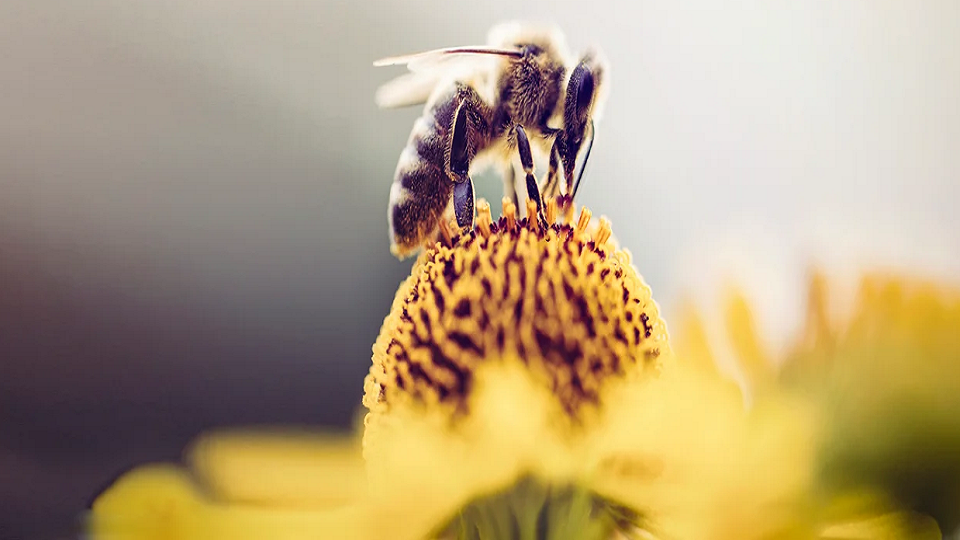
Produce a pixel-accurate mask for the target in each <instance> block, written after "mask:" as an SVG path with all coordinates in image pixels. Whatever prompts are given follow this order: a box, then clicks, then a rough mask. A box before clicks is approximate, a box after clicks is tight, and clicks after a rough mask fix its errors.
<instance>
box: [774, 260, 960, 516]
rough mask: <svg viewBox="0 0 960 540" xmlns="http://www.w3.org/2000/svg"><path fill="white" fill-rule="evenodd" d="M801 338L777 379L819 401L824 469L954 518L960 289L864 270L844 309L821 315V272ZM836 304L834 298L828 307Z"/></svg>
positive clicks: (959, 473)
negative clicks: (838, 315) (836, 316)
mask: <svg viewBox="0 0 960 540" xmlns="http://www.w3.org/2000/svg"><path fill="white" fill-rule="evenodd" d="M816 282H817V286H816V287H814V288H812V294H811V299H810V312H811V314H810V316H809V317H808V327H809V328H808V331H807V333H806V334H807V336H808V340H807V341H806V342H805V343H804V344H803V345H802V346H801V347H798V349H797V350H796V351H795V352H794V353H793V354H792V358H791V360H790V362H788V364H787V372H786V373H785V374H784V376H783V378H784V379H785V382H786V383H787V384H790V385H792V386H794V387H796V388H798V389H799V390H801V391H804V392H808V393H810V394H812V395H814V396H816V398H817V399H818V400H820V401H822V402H823V407H824V409H825V412H824V416H825V418H826V419H827V422H826V424H825V425H826V427H827V430H828V438H827V440H826V441H825V444H824V448H823V451H822V453H823V455H822V472H821V474H822V476H823V478H824V482H826V483H828V484H829V485H831V486H841V487H843V486H868V487H871V488H875V489H881V490H883V491H884V492H886V493H889V494H890V496H892V497H893V498H894V499H895V500H897V502H898V503H900V504H903V505H905V506H907V507H909V508H913V509H915V510H918V511H921V512H924V513H929V514H930V515H933V516H934V517H936V518H937V519H938V520H939V521H940V522H941V525H942V526H943V528H944V530H947V531H950V530H955V529H956V528H957V527H958V526H960V414H958V411H960V290H957V289H955V288H952V287H950V286H947V285H944V284H938V283H932V282H928V281H924V280H919V279H907V278H903V277H898V276H887V275H871V276H866V277H864V278H863V280H862V282H861V284H860V292H859V295H858V297H857V300H856V303H855V305H854V306H853V309H852V310H847V311H850V312H851V313H850V315H849V316H847V317H845V318H844V319H841V320H839V321H832V320H830V319H829V315H828V314H829V313H831V312H835V311H839V310H837V309H831V306H830V298H829V295H828V293H827V289H826V281H825V280H824V279H823V278H818V279H817V280H816ZM833 307H834V308H835V307H836V306H833Z"/></svg>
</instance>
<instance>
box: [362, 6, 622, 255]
mask: <svg viewBox="0 0 960 540" xmlns="http://www.w3.org/2000/svg"><path fill="white" fill-rule="evenodd" d="M488 43H489V44H490V45H489V46H488V47H468V48H455V49H441V50H438V51H431V52H429V53H423V54H421V55H412V56H407V57H399V58H395V59H386V60H384V61H381V63H379V64H378V65H389V64H397V63H405V64H407V65H408V67H409V68H410V70H411V73H410V74H408V75H405V76H401V77H399V78H398V79H396V80H394V81H392V82H391V83H388V84H387V85H384V87H382V88H381V90H380V91H379V92H378V96H377V99H378V102H379V103H380V105H381V106H384V107H398V106H405V105H413V104H417V103H425V106H424V109H423V113H422V115H421V116H420V117H419V118H418V119H417V120H416V122H415V123H414V126H413V129H412V131H411V133H410V136H409V138H408V140H407V144H406V146H405V147H404V149H403V151H402V152H401V154H400V159H399V161H398V163H397V167H396V170H395V172H394V178H393V184H392V186H391V189H390V204H389V208H388V219H389V224H390V237H391V250H392V251H393V252H394V254H396V255H397V256H399V257H405V256H407V255H409V254H411V253H412V252H414V251H416V250H417V249H418V248H419V247H420V246H421V245H422V244H423V242H424V241H425V240H427V239H429V238H430V237H431V235H432V234H433V233H434V231H435V230H436V228H437V226H438V224H439V222H440V221H441V220H447V219H449V218H450V214H454V215H455V216H456V218H457V222H458V224H459V225H460V226H468V225H470V224H472V220H473V204H474V192H473V181H472V179H471V178H470V175H471V173H472V172H476V171H477V170H479V169H481V168H485V167H489V166H496V167H498V168H499V169H500V170H501V172H502V174H503V176H504V186H505V189H506V195H507V196H508V197H512V198H513V199H514V201H517V190H516V187H517V184H518V178H522V175H521V174H520V171H522V172H523V173H525V175H526V185H525V188H526V192H527V196H528V197H530V198H531V199H533V200H535V201H536V202H537V206H538V208H541V206H542V200H541V190H542V189H541V187H540V186H539V185H538V184H537V181H536V179H535V177H534V175H533V155H534V154H536V155H537V156H538V158H543V157H548V158H549V161H550V172H549V174H548V177H547V181H546V184H544V186H543V189H546V190H547V192H548V194H549V193H550V192H554V191H557V190H559V181H558V178H557V174H558V170H559V166H560V165H562V166H563V168H564V177H565V180H566V189H567V191H568V192H569V191H572V189H571V188H572V179H573V168H574V166H575V160H576V157H577V152H579V150H580V146H581V143H582V142H583V134H584V132H585V130H586V126H587V124H588V123H590V126H591V130H590V137H591V144H592V137H593V133H592V119H593V116H594V112H595V111H594V104H595V102H596V100H597V98H596V94H597V92H595V83H599V81H600V78H601V75H602V73H603V64H602V63H601V62H600V61H598V60H597V59H596V57H595V56H593V55H587V56H584V57H583V58H582V59H581V60H580V62H579V63H574V62H571V60H570V58H569V56H568V54H567V52H566V49H565V44H564V40H563V36H562V34H560V32H559V31H558V30H556V29H554V28H552V27H535V26H529V25H524V24H519V23H507V24H501V25H498V26H496V27H494V28H493V29H492V30H491V33H490V36H489V40H488ZM450 56H456V57H459V58H460V59H463V58H464V57H465V58H466V59H467V61H468V62H467V63H463V64H460V65H456V64H454V65H452V66H451V65H450V63H449V62H448V63H446V64H443V65H442V67H441V68H439V69H434V70H432V71H431V70H424V69H423V68H422V66H421V65H420V63H421V62H423V61H424V59H428V60H429V59H433V60H435V59H437V58H443V59H449V57H450ZM457 68H459V69H457ZM584 81H587V82H589V85H585V84H584ZM584 88H585V89H586V90H584ZM578 96H579V97H578ZM551 125H559V127H551ZM587 155H589V150H588V153H587ZM584 161H585V160H584ZM581 172H582V169H581ZM521 185H523V184H522V183H521ZM517 202H518V201H517Z"/></svg>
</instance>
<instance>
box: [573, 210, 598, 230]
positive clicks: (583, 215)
mask: <svg viewBox="0 0 960 540" xmlns="http://www.w3.org/2000/svg"><path fill="white" fill-rule="evenodd" d="M572 206H573V205H572V204H571V207H572ZM592 217H593V212H591V211H590V209H589V208H587V207H586V206H584V207H583V209H581V210H580V219H579V220H577V232H578V233H581V234H582V233H584V232H586V230H587V226H588V225H590V218H592Z"/></svg>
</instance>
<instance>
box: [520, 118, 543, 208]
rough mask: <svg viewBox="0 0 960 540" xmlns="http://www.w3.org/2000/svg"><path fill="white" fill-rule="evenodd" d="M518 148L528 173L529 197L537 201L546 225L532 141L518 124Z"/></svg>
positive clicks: (521, 160) (525, 171) (521, 162)
mask: <svg viewBox="0 0 960 540" xmlns="http://www.w3.org/2000/svg"><path fill="white" fill-rule="evenodd" d="M516 130H517V149H518V150H519V151H520V164H521V165H523V172H524V173H526V175H527V198H529V199H531V200H532V201H533V202H535V203H537V216H538V218H539V221H540V224H541V225H545V224H546V222H547V220H546V218H545V217H544V215H543V198H542V197H541V196H540V186H539V185H537V177H536V176H534V175H533V154H532V153H531V152H530V141H529V139H527V132H526V131H524V129H523V126H521V125H520V124H517V127H516Z"/></svg>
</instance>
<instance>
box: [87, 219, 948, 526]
mask: <svg viewBox="0 0 960 540" xmlns="http://www.w3.org/2000/svg"><path fill="white" fill-rule="evenodd" d="M560 208H561V207H560V206H559V205H558V202H557V201H550V202H549V203H548V205H547V208H546V217H547V221H548V224H549V225H548V226H547V227H541V226H539V225H538V224H537V223H536V219H535V216H536V214H535V208H533V207H529V206H528V208H527V209H526V210H527V216H528V217H527V218H523V217H521V216H519V215H517V210H516V208H515V207H513V205H512V204H511V203H505V204H504V212H503V214H504V215H503V217H502V218H501V219H500V220H498V221H497V222H496V223H494V221H493V219H492V216H491V215H490V211H489V207H488V206H487V205H485V204H482V203H481V204H478V210H479V219H478V223H477V227H476V229H475V230H473V231H468V232H466V233H465V234H461V235H456V234H454V233H452V232H450V230H445V232H444V237H443V238H442V240H441V241H440V242H438V243H437V244H436V245H434V246H430V247H428V248H427V249H426V250H425V251H424V253H423V254H422V256H421V257H420V259H419V260H418V262H417V263H416V265H415V267H414V270H413V273H412V275H411V277H410V278H409V279H408V280H407V281H405V282H404V283H403V284H402V285H401V287H400V290H399V291H398V293H397V296H396V299H395V301H394V304H393V308H392V310H391V313H390V314H389V315H388V316H387V318H386V320H385V321H384V325H383V328H382V330H381V334H380V337H379V338H378V340H377V343H376V345H375V346H374V355H373V356H374V362H373V366H372V368H371V371H370V374H369V376H368V377H367V380H366V381H365V396H364V401H363V403H364V405H366V407H367V408H368V410H369V412H368V414H367V417H366V419H365V426H364V433H363V451H362V453H363V457H364V459H362V460H361V451H360V448H359V447H357V446H355V447H353V448H352V449H351V447H350V443H351V442H350V441H347V442H342V443H332V442H329V441H320V442H317V441H308V440H303V439H300V438H294V439H292V440H286V439H280V440H276V439H271V438H263V437H262V436H258V437H252V438H251V436H249V435H245V436H235V437H233V438H231V437H229V436H215V437H212V438H208V439H205V440H203V441H202V442H201V443H200V444H198V445H196V446H195V448H194V449H193V451H192V453H191V459H190V461H189V463H190V467H189V468H160V469H155V468H146V469H141V470H138V471H134V472H132V473H130V474H129V475H127V476H126V477H124V478H121V479H120V480H119V481H118V482H117V483H116V484H115V485H114V486H113V487H112V488H111V489H110V490H108V491H107V492H106V493H105V494H104V495H102V496H101V497H100V498H99V499H98V500H97V502H96V504H95V505H94V508H93V523H94V525H95V529H94V530H95V531H96V532H97V536H98V537H110V535H111V534H113V537H115V538H182V539H192V538H251V539H252V538H357V539H366V538H369V539H375V538H392V539H401V540H402V539H410V540H415V539H421V538H451V539H453V538H458V539H459V538H464V539H466V538H478V539H527V538H530V539H533V538H537V539H549V540H561V539H573V538H576V539H587V540H590V539H606V538H618V537H619V538H622V537H628V538H650V537H655V538H663V539H680V538H689V539H697V540H710V539H717V540H720V539H746V540H749V539H758V540H759V539H769V538H786V539H814V538H936V537H939V532H938V531H937V530H936V527H935V526H933V527H932V528H931V527H930V524H929V522H928V521H927V522H924V521H919V522H918V521H915V520H913V519H912V516H911V515H908V514H905V513H903V512H900V511H898V508H897V507H896V506H895V505H893V504H892V503H891V502H890V501H888V500H885V499H883V498H882V497H879V496H876V495H877V494H876V493H874V492H871V491H869V490H859V489H858V490H855V491H849V492H848V491H846V490H843V489H837V490H834V491H830V492H825V491H824V490H823V489H822V487H823V486H822V483H821V478H820V476H819V475H818V471H819V470H820V469H819V463H820V461H819V455H820V454H819V451H820V449H821V447H822V445H821V441H822V440H823V435H824V434H823V432H822V431H823V430H822V429H821V426H822V425H823V418H822V416H821V414H822V412H823V408H822V407H821V406H820V404H819V403H818V402H816V401H812V400H810V399H808V397H807V395H806V394H804V393H802V392H792V391H788V390H787V388H786V386H784V385H779V384H777V383H776V382H775V377H768V378H766V379H764V380H766V381H768V382H767V383H766V384H767V386H768V391H765V392H762V393H760V394H758V398H757V399H756V400H755V402H754V404H753V406H752V408H750V409H749V410H747V409H745V408H744V406H743V400H742V399H741V395H740V393H739V391H738V390H737V388H736V387H735V386H732V385H730V384H728V383H727V382H726V381H724V380H723V378H722V377H720V376H719V374H718V373H717V372H716V370H715V368H714V365H713V363H712V362H711V360H710V354H709V344H708V343H706V342H705V341H702V340H701V342H697V341H696V340H693V341H691V344H692V345H694V346H691V347H688V348H686V349H684V350H680V355H679V356H678V357H676V358H675V356H674V352H673V348H672V347H671V346H670V345H669V343H668V341H667V332H666V325H665V323H664V322H663V321H662V320H661V318H660V316H659V309H658V308H657V305H656V303H654V302H653V300H652V298H651V296H650V290H649V288H648V287H647V286H646V285H645V284H644V283H643V281H642V279H641V278H640V276H639V274H638V273H637V272H636V270H635V269H634V268H633V266H632V264H631V257H630V255H629V253H627V252H625V251H622V250H620V249H618V247H617V246H616V243H615V242H614V241H613V240H612V235H611V229H610V226H609V224H608V223H607V222H606V221H605V220H599V221H594V220H592V219H591V215H590V213H589V211H586V210H584V211H583V212H582V213H581V214H580V215H579V218H578V219H577V220H576V221H574V213H573V208H572V205H568V206H566V207H565V208H564V212H562V215H560V214H561V212H560ZM741 308H742V309H738V310H733V313H735V314H738V316H737V317H734V319H735V320H736V321H739V322H738V326H737V330H738V331H737V332H735V335H736V336H738V337H737V340H738V342H739V343H740V344H741V345H743V346H742V347H741V350H743V351H746V353H745V354H742V355H740V356H741V358H740V360H741V362H743V363H746V364H749V365H751V366H754V368H753V369H754V371H756V372H757V373H760V372H762V369H763V368H762V363H759V362H756V358H757V357H758V354H757V352H756V347H754V346H753V345H752V343H754V341H753V340H754V339H755V336H752V335H751V333H750V329H749V325H748V324H745V322H746V321H748V319H749V310H748V308H746V307H745V305H744V306H741ZM694 326H695V325H694ZM285 445H286V446H285ZM331 445H332V446H331ZM344 445H345V446H344ZM918 523H920V525H919V526H918Z"/></svg>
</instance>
